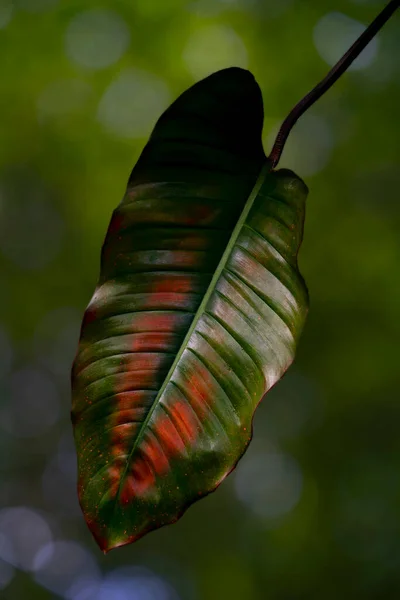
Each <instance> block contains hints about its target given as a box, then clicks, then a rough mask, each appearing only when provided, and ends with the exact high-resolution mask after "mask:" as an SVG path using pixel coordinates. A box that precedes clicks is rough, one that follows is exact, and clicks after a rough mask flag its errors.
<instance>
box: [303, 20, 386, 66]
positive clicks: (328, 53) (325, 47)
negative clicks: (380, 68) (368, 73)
mask: <svg viewBox="0 0 400 600" xmlns="http://www.w3.org/2000/svg"><path fill="white" fill-rule="evenodd" d="M365 29H366V27H365V25H363V24H362V23H360V22H359V21H356V20H354V19H351V18H350V17H348V16H347V15H345V14H343V13H340V12H330V13H328V14H327V15H325V16H323V17H322V19H320V20H319V21H318V23H317V24H316V26H315V28H314V33H313V37H314V44H315V47H316V49H317V50H318V53H319V55H320V56H321V58H323V59H324V61H325V62H327V63H328V65H330V66H333V65H334V64H335V63H336V62H337V61H338V60H339V59H340V58H341V57H342V55H343V54H344V53H345V52H347V50H348V49H349V48H350V46H351V45H352V44H353V43H354V42H355V41H356V39H357V38H358V37H359V36H360V35H361V34H362V33H363V32H364V31H365ZM378 43H379V41H378V38H376V37H375V38H374V39H373V40H372V41H371V42H370V43H369V44H368V46H367V47H366V48H365V49H364V50H363V51H362V52H361V54H360V56H359V57H358V58H356V60H355V61H354V62H353V63H352V64H351V66H350V67H349V68H348V70H349V71H357V70H360V69H365V68H366V67H368V66H369V65H370V64H371V63H372V62H373V61H374V59H375V57H376V55H377V52H378Z"/></svg>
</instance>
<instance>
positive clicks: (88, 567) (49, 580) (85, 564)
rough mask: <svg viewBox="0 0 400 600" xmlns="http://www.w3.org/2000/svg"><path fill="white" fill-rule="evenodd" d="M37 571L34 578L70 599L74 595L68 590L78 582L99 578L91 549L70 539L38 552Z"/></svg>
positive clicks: (45, 547)
mask: <svg viewBox="0 0 400 600" xmlns="http://www.w3.org/2000/svg"><path fill="white" fill-rule="evenodd" d="M35 570H36V575H35V580H36V581H37V582H38V583H40V585H42V586H43V587H45V588H47V589H48V590H50V591H52V592H54V593H56V594H60V595H62V596H64V598H71V600H72V598H73V596H71V595H70V594H69V593H68V592H69V590H73V588H74V586H76V582H77V581H79V580H81V581H82V579H88V580H91V581H93V580H94V581H98V580H99V579H100V570H99V567H98V566H97V563H96V561H95V559H94V558H93V556H92V555H91V554H90V552H89V551H88V550H86V549H85V548H84V547H83V546H82V545H80V544H78V543H77V542H73V541H67V540H58V541H56V542H54V543H53V542H50V543H49V544H47V545H46V546H44V547H43V548H42V549H41V550H40V552H38V553H37V555H36V558H35ZM75 597H76V596H75Z"/></svg>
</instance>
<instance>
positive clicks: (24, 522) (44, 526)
mask: <svg viewBox="0 0 400 600" xmlns="http://www.w3.org/2000/svg"><path fill="white" fill-rule="evenodd" d="M0 538H1V539H0V558H1V559H3V560H4V561H6V562H8V563H10V564H12V565H13V566H14V567H17V568H19V569H23V570H25V571H34V570H35V556H36V554H37V552H38V551H39V550H40V549H41V548H42V547H43V546H45V545H46V544H48V543H50V542H51V540H52V534H51V531H50V527H49V525H48V523H47V521H46V520H45V519H44V518H43V517H42V516H41V515H40V514H39V513H38V512H36V511H34V510H31V509H30V508H27V507H25V506H18V507H12V508H4V509H3V510H2V511H0Z"/></svg>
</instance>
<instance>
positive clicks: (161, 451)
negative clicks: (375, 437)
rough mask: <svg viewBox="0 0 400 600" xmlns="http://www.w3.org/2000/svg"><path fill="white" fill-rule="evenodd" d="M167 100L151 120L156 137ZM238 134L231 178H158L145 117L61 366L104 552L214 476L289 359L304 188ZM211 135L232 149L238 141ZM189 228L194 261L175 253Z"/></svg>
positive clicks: (153, 524) (183, 503)
mask: <svg viewBox="0 0 400 600" xmlns="http://www.w3.org/2000/svg"><path fill="white" fill-rule="evenodd" d="M228 71H229V70H228ZM239 71H240V70H239ZM220 73H223V72H220ZM216 75H218V73H217V74H215V75H214V76H211V79H213V81H214V82H215V81H216V80H218V77H216ZM246 77H247V76H246ZM207 79H210V78H207ZM204 81H206V82H207V80H204ZM220 81H221V80H220ZM201 83H202V82H200V84H201ZM200 84H196V85H197V86H200ZM193 87H194V88H196V86H193ZM228 87H229V86H228ZM197 89H199V87H198V88H197ZM190 91H191V90H188V92H190ZM188 92H185V94H188ZM185 94H183V96H184V95H185ZM206 96H207V95H206ZM255 96H257V94H255ZM191 97H192V98H193V95H192V96H191ZM174 104H177V105H179V104H182V103H181V102H180V99H178V101H177V103H174ZM194 104H195V103H194ZM172 107H174V105H172ZM175 108H176V106H175ZM181 108H182V107H181ZM174 110H175V109H174ZM174 110H171V108H170V109H168V111H170V115H169V117H171V113H172V118H166V117H165V115H166V114H167V113H168V111H166V113H164V115H163V116H162V117H161V119H160V121H159V123H160V122H161V124H162V125H163V124H164V125H165V124H166V125H167V126H166V129H165V128H164V134H165V135H167V137H168V135H171V131H173V129H172V130H171V123H172V125H174V123H175V124H176V119H177V116H176V115H174ZM218 110H220V107H219V109H218ZM218 110H217V111H216V112H218ZM167 116H168V115H167ZM255 121H257V119H255ZM259 126H260V123H258V127H259ZM175 129H176V127H175ZM242 130H243V132H244V133H243V135H244V138H243V139H245V138H246V136H247V138H249V139H250V138H251V141H252V144H253V146H252V148H253V149H252V160H251V161H250V162H251V164H252V166H251V167H248V165H249V161H248V160H247V162H246V160H244V159H243V164H244V165H245V166H244V174H243V176H242V177H241V179H240V181H241V184H240V185H237V181H238V177H237V174H236V173H235V174H232V175H231V179H227V176H226V175H224V174H223V168H222V169H221V171H217V172H215V173H214V174H213V177H211V179H210V175H209V173H208V174H207V176H206V177H205V179H204V178H203V172H202V171H201V169H200V171H198V173H197V178H198V179H197V181H196V180H195V178H193V170H192V169H191V168H190V169H188V168H186V167H185V166H182V165H181V166H180V167H179V169H178V170H179V175H180V177H178V174H177V173H178V170H177V167H176V165H175V164H172V165H171V164H169V169H168V172H169V177H170V180H169V181H158V179H159V177H160V175H159V174H160V172H162V173H163V176H164V175H165V173H166V172H167V170H166V169H165V168H164V167H163V169H161V170H160V168H159V167H158V166H157V164H156V166H154V164H155V163H154V161H155V154H154V152H155V151H154V148H155V147H156V143H155V142H156V141H157V139H158V138H160V137H161V139H162V137H163V136H162V135H161V134H160V131H161V133H162V132H163V128H162V127H161V129H160V128H159V124H157V126H156V128H155V130H154V132H153V134H152V137H151V138H150V142H151V144H152V146H153V148H152V152H151V153H149V152H146V148H145V151H144V152H143V154H142V156H141V158H140V159H139V161H138V163H137V165H136V167H135V169H134V170H133V174H134V173H136V175H135V176H134V175H133V174H132V176H131V179H130V183H129V185H128V191H127V194H126V196H125V198H124V199H123V201H122V203H121V204H120V206H119V207H118V208H117V210H116V211H114V213H113V218H112V221H111V224H110V227H109V230H108V233H107V237H106V240H105V243H104V245H103V250H102V264H101V267H102V268H101V276H100V281H99V285H98V287H97V289H96V292H95V294H94V297H93V299H92V301H91V303H90V304H89V307H88V309H87V311H86V313H85V318H84V323H83V326H82V338H81V346H80V350H79V351H78V353H77V357H76V360H75V363H74V368H73V387H74V400H73V411H72V413H73V420H74V430H75V440H76V444H77V448H78V450H80V456H79V461H78V463H79V472H80V482H79V497H80V502H81V506H82V509H83V511H84V514H85V517H86V520H87V523H88V525H89V527H90V528H91V530H92V533H93V534H94V536H95V537H96V539H97V541H98V543H99V545H100V547H101V548H102V549H103V550H104V551H108V550H110V549H111V548H114V547H117V546H120V545H123V544H126V543H130V542H131V541H134V540H136V539H139V538H140V537H141V536H142V535H144V534H145V533H147V532H148V531H151V530H152V529H155V528H157V527H160V526H161V525H163V524H166V523H171V522H174V521H175V520H177V518H179V516H181V515H182V514H183V512H184V511H185V510H186V508H187V507H188V506H189V505H190V504H192V503H193V502H194V501H196V500H197V499H198V498H199V497H201V496H203V495H205V494H208V493H210V492H211V491H212V490H214V489H215V488H216V487H217V486H218V485H219V483H220V482H221V481H222V479H223V478H224V477H226V475H227V474H228V473H229V472H230V471H231V470H232V469H233V468H234V466H235V465H236V464H237V461H238V460H239V459H240V456H242V454H243V453H244V451H245V449H246V447H247V445H248V443H249V441H250V439H251V431H252V418H253V415H254V411H255V408H256V406H257V404H258V402H259V401H260V400H261V398H262V396H263V395H264V393H265V392H266V391H267V389H269V388H270V387H271V386H272V385H273V384H274V383H275V381H276V380H277V379H278V378H279V377H280V376H281V375H282V374H283V373H284V372H285V370H286V369H287V368H288V366H289V364H290V363H291V361H292V360H293V356H294V349H295V345H296V343H297V339H298V337H299V335H300V332H301V328H302V325H303V322H304V318H305V314H306V312H307V302H308V299H307V291H306V288H305V286H304V282H303V280H302V278H301V276H300V274H299V273H298V271H297V260H296V257H297V251H298V248H299V245H300V243H301V238H302V228H303V220H304V201H305V197H306V194H307V189H306V187H305V186H304V184H303V183H302V182H301V180H299V178H297V177H296V176H295V175H294V174H292V173H291V172H289V171H285V170H281V171H278V172H276V173H275V172H274V173H270V172H269V166H268V164H267V163H266V159H265V155H264V154H263V153H262V160H261V155H260V152H259V146H258V147H257V144H256V145H255V146H254V140H255V138H256V135H255V129H254V128H253V130H252V131H251V132H250V133H249V131H248V130H247V129H246V128H245V127H242ZM165 132H167V134H166V133H165ZM209 133H210V131H208V134H209ZM260 134H261V129H260V127H259V131H258V135H259V136H260ZM199 135H200V137H201V136H202V135H204V132H199ZM224 135H226V131H224ZM217 137H218V136H216V134H215V135H214V138H213V139H216V138H217ZM228 137H229V136H228ZM222 138H223V139H224V144H225V146H229V143H232V144H233V147H234V148H235V151H237V152H238V155H239V156H242V158H243V152H244V151H243V147H240V149H239V146H238V143H237V140H236V139H234V138H233V137H232V136H230V140H229V141H228V142H227V141H226V140H225V138H224V136H222ZM185 144H187V143H186V142H185V143H184V144H183V146H184V147H186V146H185ZM178 146H179V145H178ZM175 148H176V146H175ZM257 148H258V149H257ZM225 149H226V148H225ZM163 152H164V150H163V151H162V152H161V155H160V156H161V157H162V160H165V158H163V157H164V154H163ZM182 152H183V149H182V148H180V150H179V152H178V151H177V153H176V155H173V156H172V157H170V158H169V162H170V163H171V161H172V163H174V160H176V161H178V162H179V160H181V158H182ZM228 154H229V153H228ZM199 156H200V157H201V154H200V155H199V154H198V153H197V154H196V160H197V161H198V160H199ZM215 156H218V157H219V158H218V160H219V161H220V160H221V157H220V154H218V153H216V155H215ZM189 158H190V157H189ZM214 158H215V157H214ZM207 161H209V159H208V158H207V160H206V163H207ZM262 161H263V162H264V166H263V167H261V169H260V168H259V169H258V172H259V175H258V177H257V174H255V173H256V168H255V167H256V166H257V168H258V167H260V166H261V163H262ZM161 162H162V161H161ZM189 162H190V161H189ZM217 162H218V161H217ZM246 165H247V166H246ZM246 169H247V174H246ZM199 173H201V177H200V176H199ZM151 176H152V177H154V181H153V182H152V183H150V182H149V181H147V179H148V178H150V177H151ZM176 179H180V180H184V181H179V182H178V183H176ZM252 179H253V181H252V186H251V187H250V185H249V183H250V182H251V180H252ZM245 189H247V190H248V192H247V194H245V193H244V191H245ZM175 195H176V197H175ZM193 198H194V201H193ZM221 198H222V200H221ZM246 198H247V200H246V202H244V201H243V199H246ZM205 199H206V200H205ZM211 199H212V202H210V200H211ZM243 204H244V207H243ZM276 223H278V227H277V226H276ZM143 227H144V228H145V229H143ZM188 227H189V228H190V233H191V234H192V232H193V229H196V230H197V232H198V233H197V238H195V239H196V242H195V243H197V244H200V245H201V244H202V245H203V246H207V250H206V254H207V260H203V259H202V258H201V255H200V254H197V255H196V256H195V258H193V255H190V254H187V252H188V251H187V250H181V249H180V248H181V246H180V244H181V243H183V244H187V243H188V239H189V240H190V239H192V238H191V237H189V238H188V234H187V231H188ZM168 228H170V231H168ZM277 231H278V233H277ZM135 232H136V233H138V235H137V237H136V238H135V237H134V234H135ZM143 232H145V233H146V232H147V233H148V235H149V237H148V238H147V237H146V235H145V233H143ZM160 232H161V239H160V238H159V237H158V236H159V235H160ZM151 234H152V236H151ZM124 236H125V237H124ZM132 236H133V237H132ZM132 240H133V241H132ZM135 240H136V241H135ZM135 243H136V245H135ZM143 244H144V245H145V249H143V250H141V251H140V252H142V254H140V252H139V254H138V251H139V250H138V249H139V248H142V245H143ZM170 244H173V245H174V248H173V249H170ZM157 245H158V246H160V245H161V248H160V249H159V250H157V252H155V250H154V248H156V247H157ZM131 247H134V249H135V251H134V253H133V254H132V253H130V252H129V249H130V248H131ZM185 253H186V254H185ZM121 257H122V258H121ZM190 259H192V261H191V260H190ZM121 260H122V261H125V262H122V263H121ZM182 261H183V262H182ZM153 266H154V269H153V268H151V267H153ZM160 269H161V270H160ZM175 286H177V287H175ZM194 290H195V291H194ZM165 294H167V296H166V295H165ZM168 294H169V295H168ZM146 296H147V297H146ZM135 302H136V304H135ZM160 307H162V308H160ZM168 307H170V308H168ZM114 312H116V314H113V313H114ZM261 326H263V327H265V331H264V329H262V327H261ZM134 336H137V337H136V338H135V339H133V338H134ZM146 336H147V337H146ZM131 344H134V348H135V349H134V350H132V349H131V348H132V346H131ZM138 348H139V349H140V350H143V349H144V348H145V349H147V351H148V352H147V355H146V354H143V352H142V353H140V352H139V351H138ZM154 348H157V349H158V350H159V353H160V354H164V356H163V357H162V356H159V355H158V356H156V353H154V352H153V354H151V349H153V350H154ZM149 349H150V350H149ZM127 350H128V351H127ZM132 354H133V355H134V356H131V355H132ZM107 399H110V400H109V401H108V400H107ZM93 404H94V405H95V407H96V408H95V409H93ZM104 407H105V408H104ZM89 411H92V412H89ZM107 411H108V412H107ZM94 413H95V415H96V418H97V420H94V419H93V414H94ZM102 422H103V426H102V427H101V423H102ZM94 424H96V426H95V425H94ZM104 424H105V425H104ZM89 433H92V436H90V435H89ZM96 434H97V435H96ZM93 437H95V439H93ZM102 450H103V452H102ZM96 452H97V454H96ZM104 454H105V455H104ZM107 461H108V462H107ZM104 475H105V476H104Z"/></svg>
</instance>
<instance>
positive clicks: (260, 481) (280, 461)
mask: <svg viewBox="0 0 400 600" xmlns="http://www.w3.org/2000/svg"><path fill="white" fill-rule="evenodd" d="M245 459H246V460H245ZM234 484H235V490H236V494H237V496H238V498H239V500H241V501H242V502H243V503H244V504H246V505H247V506H249V507H250V508H251V509H252V510H253V512H254V513H255V514H256V515H257V516H259V517H261V518H265V519H274V518H276V517H280V516H282V515H285V514H286V513H288V512H289V511H291V510H292V509H293V508H294V507H295V506H296V504H297V503H298V501H299V500H300V497H301V492H302V487H303V476H302V473H301V470H300V468H299V466H298V465H297V462H296V461H295V460H294V459H293V458H292V457H290V456H287V455H285V454H281V453H278V452H276V453H275V452H271V453H268V452H267V453H262V454H261V453H260V454H254V455H253V454H250V455H249V454H247V455H245V457H244V458H243V459H242V460H241V461H240V463H239V464H238V467H237V469H236V477H235V481H234Z"/></svg>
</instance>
